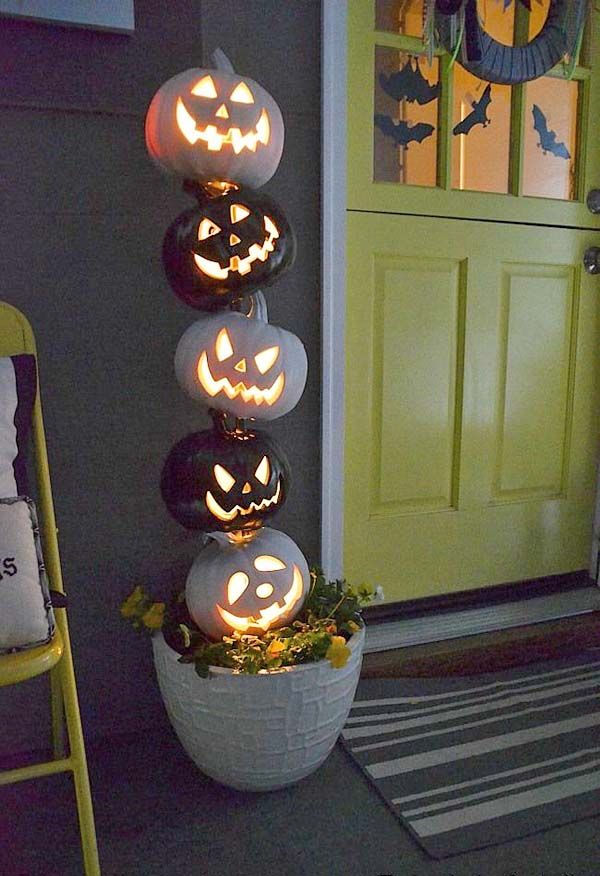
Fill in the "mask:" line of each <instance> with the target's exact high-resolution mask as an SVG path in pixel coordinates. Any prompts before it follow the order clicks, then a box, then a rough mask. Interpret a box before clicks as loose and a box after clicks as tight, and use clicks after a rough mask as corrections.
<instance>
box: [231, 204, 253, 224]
mask: <svg viewBox="0 0 600 876" xmlns="http://www.w3.org/2000/svg"><path fill="white" fill-rule="evenodd" d="M229 215H230V216H231V221H232V223H235V222H241V221H242V219H245V218H246V216H249V215H250V210H249V209H248V208H247V207H244V206H243V204H232V205H231V207H230V208H229Z"/></svg>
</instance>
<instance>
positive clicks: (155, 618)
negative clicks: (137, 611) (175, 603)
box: [142, 602, 165, 630]
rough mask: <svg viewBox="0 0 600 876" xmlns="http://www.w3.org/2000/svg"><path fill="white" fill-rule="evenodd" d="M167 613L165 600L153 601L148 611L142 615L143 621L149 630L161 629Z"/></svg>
mask: <svg viewBox="0 0 600 876" xmlns="http://www.w3.org/2000/svg"><path fill="white" fill-rule="evenodd" d="M164 614H165V604H164V602H153V603H152V605H151V606H150V608H149V609H148V611H147V612H146V613H145V614H144V615H142V623H143V624H144V626H145V627H147V628H148V629H149V630H160V628H161V627H162V624H163V617H164Z"/></svg>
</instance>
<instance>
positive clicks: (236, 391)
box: [197, 350, 285, 405]
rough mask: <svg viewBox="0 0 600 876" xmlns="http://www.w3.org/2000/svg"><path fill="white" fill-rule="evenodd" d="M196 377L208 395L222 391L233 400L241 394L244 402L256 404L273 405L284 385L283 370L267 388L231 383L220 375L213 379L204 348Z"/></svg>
mask: <svg viewBox="0 0 600 876" xmlns="http://www.w3.org/2000/svg"><path fill="white" fill-rule="evenodd" d="M197 370H198V379H199V381H200V383H201V384H202V387H203V388H204V389H205V390H206V392H207V393H208V394H209V395H210V396H213V397H214V396H215V395H218V394H219V393H220V392H224V393H225V395H226V396H227V397H228V398H229V399H231V400H232V401H233V399H234V398H237V397H238V396H241V398H242V400H243V401H244V402H246V403H247V402H254V404H256V405H262V404H263V403H264V404H267V405H273V404H275V402H276V401H277V399H278V398H279V396H280V395H281V393H282V392H283V387H284V386H285V376H284V373H283V371H282V372H281V373H280V375H279V377H278V378H277V380H276V381H275V382H274V383H273V384H272V385H271V386H269V387H267V389H259V388H258V386H246V384H245V383H243V382H242V381H240V382H239V383H236V384H235V386H234V385H232V384H231V383H230V381H229V379H228V378H227V377H221V379H220V380H215V378H214V377H213V376H212V373H211V370H210V367H209V365H208V356H207V355H206V350H204V351H203V353H202V355H201V356H200V359H199V361H198V369H197Z"/></svg>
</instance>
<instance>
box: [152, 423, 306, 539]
mask: <svg viewBox="0 0 600 876" xmlns="http://www.w3.org/2000/svg"><path fill="white" fill-rule="evenodd" d="M289 482H290V469H289V463H288V461H287V458H286V456H285V454H284V452H283V451H282V450H281V448H280V447H279V446H278V445H277V443H276V442H275V441H274V440H273V438H271V437H270V436H269V435H267V434H266V433H265V432H259V431H246V432H240V433H238V432H235V433H228V432H221V431H218V430H216V429H207V430H205V431H203V432H193V433H191V434H190V435H186V437H185V438H182V440H181V441H178V442H177V444H175V445H174V447H173V448H172V449H171V451H170V453H169V455H168V456H167V459H166V460H165V464H164V467H163V471H162V477H161V483H160V487H161V493H162V497H163V499H164V501H165V504H166V506H167V508H168V510H169V512H170V513H171V514H172V516H173V517H174V518H175V520H177V521H178V522H179V523H181V524H182V525H183V526H185V527H186V528H187V529H200V530H204V531H205V532H216V531H222V532H235V531H238V530H244V529H257V528H259V527H260V526H262V524H263V522H264V521H265V520H266V519H267V518H269V517H271V516H272V515H273V514H274V513H275V512H276V511H278V510H279V509H280V508H281V506H282V505H283V503H284V502H285V499H286V495H287V491H288V488H289Z"/></svg>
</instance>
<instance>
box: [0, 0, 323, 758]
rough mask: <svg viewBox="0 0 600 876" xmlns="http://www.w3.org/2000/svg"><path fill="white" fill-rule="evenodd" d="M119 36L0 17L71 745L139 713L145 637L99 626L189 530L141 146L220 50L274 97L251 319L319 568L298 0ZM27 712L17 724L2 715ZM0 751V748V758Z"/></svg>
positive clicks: (312, 305) (35, 697) (307, 21)
mask: <svg viewBox="0 0 600 876" xmlns="http://www.w3.org/2000/svg"><path fill="white" fill-rule="evenodd" d="M135 7H136V30H135V34H134V35H132V36H124V35H116V34H109V33H100V32H93V31H86V30H76V29H69V28H64V27H56V26H47V25H37V24H34V23H25V22H15V21H9V20H2V21H0V144H1V147H0V198H1V203H2V208H1V210H0V264H1V266H2V273H1V277H2V279H1V284H0V298H3V299H5V300H7V301H9V302H10V303H11V304H14V305H16V306H17V307H19V308H20V309H22V310H23V311H24V312H25V313H26V315H27V316H28V317H29V319H30V321H31V322H32V324H33V327H34V331H35V333H36V336H37V341H38V348H39V357H40V372H41V380H42V391H43V399H44V412H45V420H46V429H47V436H48V445H49V455H50V462H51V470H52V477H53V485H54V497H55V503H56V512H57V519H58V524H59V528H60V541H61V551H62V558H63V570H64V574H65V586H66V589H67V592H68V594H69V597H70V623H71V633H72V639H73V647H74V653H75V660H76V670H77V674H78V680H79V693H80V700H81V705H82V713H83V719H84V725H85V730H86V733H87V735H88V736H89V737H93V736H101V735H106V734H111V733H120V732H129V731H135V730H138V729H140V728H142V727H144V726H149V725H152V724H153V723H155V721H156V720H159V716H161V715H162V705H161V703H160V700H159V696H158V693H157V689H156V685H155V682H154V677H153V671H152V665H151V659H150V644H149V641H148V639H147V638H146V637H145V636H143V635H141V634H136V633H134V632H133V631H132V630H131V629H130V628H128V626H126V624H125V623H124V622H123V621H122V620H121V619H120V617H119V612H118V608H119V604H120V602H121V600H122V599H123V598H124V596H125V595H127V594H128V593H129V591H130V590H131V589H132V588H133V586H134V585H135V584H137V583H144V584H146V585H148V586H149V588H150V589H151V590H152V589H154V591H155V592H156V593H157V594H159V593H160V592H161V589H162V590H164V589H167V588H168V587H170V585H172V584H173V583H174V582H177V581H181V582H183V581H184V579H185V575H186V573H187V569H188V568H189V566H190V564H191V561H192V559H193V557H194V555H195V553H196V552H197V549H198V537H197V536H195V535H194V534H191V533H188V532H187V531H185V530H183V529H182V528H181V527H179V526H178V525H177V524H176V523H175V522H174V521H173V520H172V519H171V518H170V517H169V516H168V515H167V512H166V510H165V509H164V506H163V504H162V501H161V498H160V494H159V491H158V479H159V476H160V469H161V466H162V461H163V459H164V457H165V455H166V454H167V452H168V450H169V449H170V447H171V445H172V444H173V443H174V442H175V441H176V440H178V439H179V438H181V437H183V435H185V434H186V433H187V432H188V431H191V430H194V429H197V428H201V427H203V426H204V425H206V424H207V419H206V416H205V415H204V414H203V413H202V411H201V410H200V408H199V407H198V406H196V405H194V403H193V402H192V401H191V400H190V399H188V398H187V396H185V395H184V393H183V392H182V391H181V390H180V389H179V387H178V385H177V383H176V382H175V379H174V376H173V365H172V362H173V352H174V349H175V346H176V344H177V341H178V339H179V337H180V335H181V334H182V332H183V330H184V329H185V327H186V326H187V325H189V323H190V322H192V321H193V319H194V318H196V316H197V314H196V313H195V312H194V311H192V310H190V309H189V308H186V307H185V306H184V305H182V304H180V303H179V302H178V301H177V299H176V298H175V296H174V295H173V294H172V293H171V292H170V290H169V288H168V287H167V284H166V281H165V279H164V276H163V272H162V265H161V261H160V248H161V242H162V236H163V234H164V231H165V230H166V228H167V226H168V224H169V223H170V222H171V221H172V219H173V218H174V217H175V216H176V215H177V214H178V213H179V212H180V211H181V210H183V209H185V208H186V207H187V206H188V204H189V203H191V202H189V200H188V198H186V196H185V195H183V193H182V192H181V191H180V185H179V182H177V181H173V180H169V179H167V178H166V177H164V176H162V175H161V174H160V173H159V172H158V171H157V170H156V168H155V167H154V166H153V164H152V163H151V161H150V159H149V158H148V156H147V154H146V151H145V145H144V138H143V120H144V114H145V110H146V107H147V105H148V103H149V101H150V99H151V97H152V95H153V93H154V92H155V91H156V89H157V88H158V87H159V85H160V84H161V83H162V82H163V81H165V80H166V79H168V78H169V77H170V76H172V75H174V74H175V73H178V72H180V71H182V70H185V69H187V68H188V67H192V66H201V65H202V63H205V64H208V62H209V56H210V52H211V51H212V50H213V49H214V48H215V47H216V46H219V45H220V46H221V47H222V48H223V49H224V50H225V52H226V53H227V54H229V56H230V58H231V60H232V62H233V63H234V65H235V66H236V67H237V69H238V70H239V71H240V72H242V73H244V74H246V75H248V76H250V77H252V78H253V79H256V80H258V81H259V82H260V83H261V84H263V85H264V86H265V87H266V88H267V90H268V91H270V92H271V93H272V94H273V96H274V97H275V99H276V100H277V102H278V103H279V105H280V107H281V109H282V112H283V115H284V119H285V122H286V132H287V137H286V146H285V149H284V155H283V159H282V162H281V165H280V167H279V170H278V171H277V173H276V174H275V176H274V178H273V179H272V180H271V181H270V182H269V183H268V184H267V186H266V187H265V188H266V190H267V191H268V192H269V193H271V194H272V195H273V196H274V197H275V198H276V200H277V201H278V202H279V203H280V204H282V205H283V207H284V209H285V210H286V212H287V215H288V217H289V219H290V221H291V222H292V224H293V226H294V227H295V230H296V233H297V236H298V258H297V261H296V265H295V267H294V268H293V269H292V271H291V272H290V273H289V274H288V275H287V276H286V277H285V278H283V279H282V280H281V281H279V282H278V283H277V284H276V286H274V287H273V288H272V290H270V291H269V292H268V294H267V297H268V299H269V305H270V318H271V321H273V322H275V323H277V324H279V325H282V326H284V327H285V328H288V329H291V330H292V331H294V332H295V333H296V334H298V335H299V336H300V337H301V338H302V340H303V341H304V343H305V345H306V348H307V352H308V357H309V363H310V371H309V380H308V384H307V387H306V391H305V394H304V397H303V399H302V401H301V402H300V404H299V405H298V407H297V408H296V409H295V410H294V411H293V412H292V413H290V414H289V415H288V416H286V417H284V418H283V419H281V420H278V421H275V422H274V423H272V424H271V425H270V426H269V430H270V431H271V432H272V433H273V434H275V435H276V437H277V438H279V439H280V441H281V442H282V444H283V445H284V447H285V448H286V450H287V452H288V455H289V457H290V459H291V461H292V467H293V471H294V474H295V477H294V484H293V489H292V494H291V496H290V498H289V500H288V503H287V506H286V507H285V509H284V510H283V511H282V513H281V514H280V516H279V517H278V519H277V521H276V525H277V526H278V527H279V528H281V529H284V530H285V531H287V532H289V534H290V535H291V536H292V537H293V538H295V539H296V541H297V542H298V544H299V545H300V547H301V548H302V549H303V551H304V552H305V554H306V555H307V557H308V558H309V560H310V561H318V559H319V496H320V482H319V470H320V430H319V404H320V399H319V386H320V374H319V360H320V354H319V346H320V337H319V322H320V319H319V313H320V301H319V274H320V231H319V211H320V202H319V197H320V194H319V183H320V179H319V152H320V117H319V113H320V98H319V91H320V70H319V55H320V45H319V43H320V3H319V2H318V0H292V2H289V0H288V2H286V3H280V2H278V0H264V2H258V0H178V2H177V3H175V4H173V3H165V2H164V0H163V2H160V0H136V3H135ZM45 691H46V688H45V683H44V682H42V681H41V680H35V681H33V682H28V683H27V684H25V685H21V686H20V687H19V688H15V689H12V690H8V691H7V690H6V689H5V690H3V691H2V694H1V696H0V726H2V727H3V728H4V727H5V726H7V725H5V721H6V722H9V721H10V722H11V723H10V724H9V725H8V726H10V727H11V728H14V733H13V731H12V730H11V732H10V734H8V733H5V734H3V736H4V743H5V742H6V740H7V739H8V738H10V739H11V743H10V748H11V749H13V750H17V749H23V748H27V747H30V746H32V745H39V744H40V741H41V740H42V735H41V733H42V730H44V731H45V730H46V723H45V721H44V720H42V719H41V717H40V716H41V715H45V712H44V710H43V706H44V704H45V700H44V697H45ZM23 714H26V715H28V721H26V722H25V726H23V724H22V723H21V726H20V727H19V726H18V724H16V723H13V721H12V719H14V718H15V717H16V716H18V715H21V716H22V715H23ZM4 743H3V745H2V748H3V749H5V747H6V746H5V744H4Z"/></svg>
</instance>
